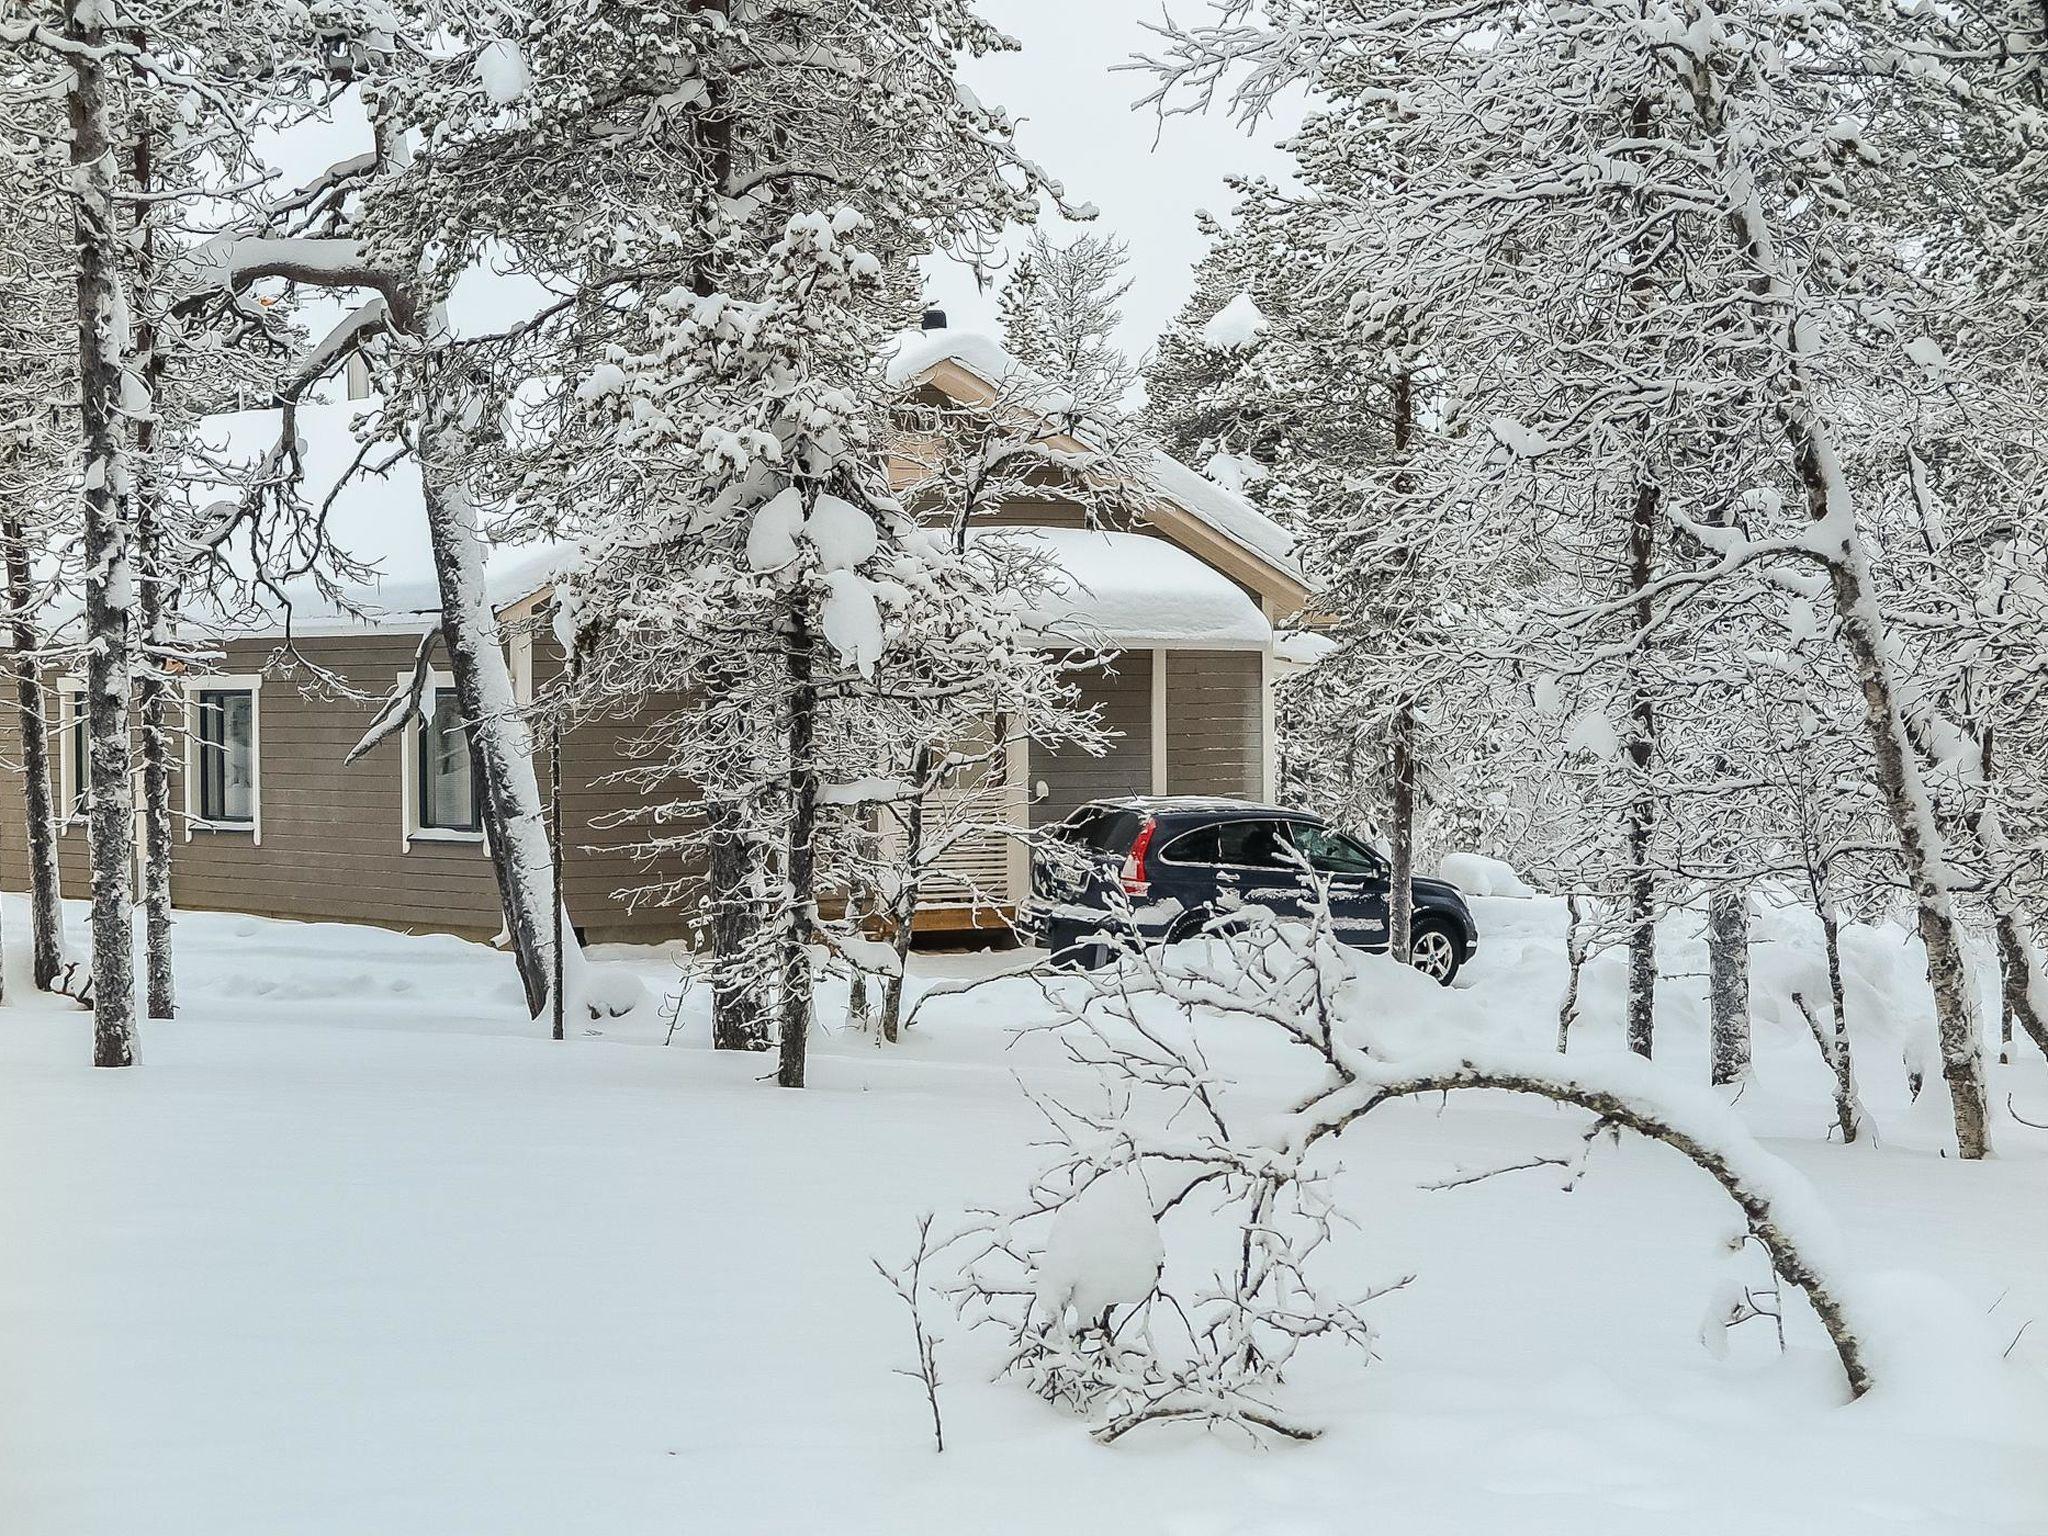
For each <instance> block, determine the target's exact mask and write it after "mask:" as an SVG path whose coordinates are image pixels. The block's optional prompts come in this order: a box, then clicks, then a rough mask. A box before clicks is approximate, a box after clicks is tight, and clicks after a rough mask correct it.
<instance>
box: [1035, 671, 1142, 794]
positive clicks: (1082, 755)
mask: <svg viewBox="0 0 2048 1536" xmlns="http://www.w3.org/2000/svg"><path fill="white" fill-rule="evenodd" d="M1108 666H1109V668H1110V669H1111V670H1109V671H1107V672H1098V673H1096V674H1094V675H1092V676H1091V677H1089V678H1087V679H1086V680H1085V687H1084V690H1083V698H1084V701H1085V702H1087V703H1091V704H1097V705H1100V706H1101V709H1102V723H1103V725H1104V726H1105V727H1107V728H1109V729H1111V730H1114V731H1116V732H1117V733H1118V735H1117V737H1116V739H1115V740H1113V741H1111V742H1110V744H1109V751H1108V753H1107V754H1106V755H1105V756H1102V757H1090V756H1089V755H1088V754H1087V753H1086V752H1083V751H1081V750H1080V749H1079V748H1078V747H1063V748H1060V749H1058V750H1057V751H1056V750H1054V749H1053V748H1050V747H1045V746H1041V745H1039V744H1038V743H1037V742H1033V743H1032V744H1031V782H1032V789H1033V794H1034V796H1035V795H1036V791H1037V786H1038V785H1040V784H1043V785H1045V787H1046V790H1047V793H1046V795H1045V797H1044V798H1043V799H1036V798H1034V800H1033V803H1032V806H1031V825H1032V826H1034V827H1043V826H1050V825H1051V824H1052V823H1054V822H1056V821H1060V820H1063V819H1064V818H1065V817H1066V816H1067V814H1068V813H1069V812H1070V811H1072V810H1073V809H1074V808H1075V807H1076V806H1079V805H1083V804H1086V803H1087V802H1088V801H1090V800H1096V799H1100V798H1102V797H1103V796H1105V795H1144V794H1150V793H1151V791H1152V653H1151V652H1150V651H1122V652H1119V653H1118V654H1116V655H1115V656H1112V657H1111V658H1110V659H1109V663H1108ZM1168 675H1169V676H1171V675H1172V674H1171V673H1170V672H1169V674H1168Z"/></svg>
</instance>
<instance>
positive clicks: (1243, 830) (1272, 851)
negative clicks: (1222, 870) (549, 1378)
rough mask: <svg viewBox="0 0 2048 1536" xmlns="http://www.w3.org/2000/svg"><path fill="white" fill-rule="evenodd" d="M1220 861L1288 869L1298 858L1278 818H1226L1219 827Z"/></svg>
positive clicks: (1218, 849) (1246, 865)
mask: <svg viewBox="0 0 2048 1536" xmlns="http://www.w3.org/2000/svg"><path fill="white" fill-rule="evenodd" d="M1216 845H1217V847H1216V851H1217V855H1218V857H1217V860H1216V862H1217V863H1219V864H1236V865H1240V866H1243V867H1245V868H1248V869H1289V868H1293V867H1294V866H1295V864H1296V862H1297V861H1296V860H1295V858H1294V856H1293V851H1292V850H1291V849H1290V848H1289V847H1288V844H1287V834H1286V832H1285V831H1284V830H1283V829H1282V828H1281V825H1280V823H1279V822H1277V821H1227V822H1225V823H1223V825H1222V826H1220V827H1218V828H1217V829H1216Z"/></svg>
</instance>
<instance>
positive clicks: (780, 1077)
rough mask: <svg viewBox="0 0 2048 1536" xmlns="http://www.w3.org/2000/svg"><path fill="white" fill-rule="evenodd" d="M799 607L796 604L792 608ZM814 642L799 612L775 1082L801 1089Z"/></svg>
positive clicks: (812, 878)
mask: <svg viewBox="0 0 2048 1536" xmlns="http://www.w3.org/2000/svg"><path fill="white" fill-rule="evenodd" d="M796 601H797V602H798V604H799V605H800V604H801V602H802V599H801V597H799V598H798V599H797V600H796ZM814 644H815V642H814V641H813V639H812V636H811V631H810V626H809V624H808V623H807V622H806V620H805V617H804V614H803V611H802V608H801V606H799V607H798V609H797V611H796V613H795V614H794V616H793V617H792V619H791V623H790V631H789V636H788V644H787V647H786V650H785V664H786V666H787V667H788V669H789V675H788V689H789V706H788V707H789V723H788V738H787V740H788V748H789V779H788V794H789V845H788V851H787V853H786V854H785V863H784V866H783V876H784V889H783V892H782V936H781V961H782V998H781V1004H782V1008H781V1012H782V1018H781V1048H782V1054H781V1059H780V1061H779V1062H778V1064H777V1068H776V1073H775V1081H776V1083H777V1084H778V1085H780V1086H781V1087H784V1088H801V1087H803V1085H804V1066H805V1058H806V1055H807V1053H808V1051H809V1049H810V1036H811V949H810V945H811V934H812V932H813V930H814V928H815V926H816V908H817V888H816V887H817V853H818V850H817V832H818V775H817V772H816V765H815V764H814V763H813V762H812V758H813V756H814V755H815V746H816V737H817V724H818V721H817V715H818V690H817V686H816V683H815V682H814V680H813V664H814V660H815V658H814V657H813V655H812V651H813V647H814Z"/></svg>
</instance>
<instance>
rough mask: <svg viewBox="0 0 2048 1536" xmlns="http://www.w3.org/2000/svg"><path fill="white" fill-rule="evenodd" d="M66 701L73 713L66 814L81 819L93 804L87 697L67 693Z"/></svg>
mask: <svg viewBox="0 0 2048 1536" xmlns="http://www.w3.org/2000/svg"><path fill="white" fill-rule="evenodd" d="M64 701H65V707H66V708H67V709H69V710H70V711H71V730H70V743H71V802H70V804H69V805H68V806H67V807H66V808H65V814H66V815H67V816H70V817H79V816H83V815H84V814H85V813H86V810H87V809H88V808H89V807H90V806H91V804H92V794H91V789H92V743H91V739H90V736H89V734H88V732H87V730H86V725H87V721H86V718H85V695H84V694H82V693H67V694H66V695H65V696H64Z"/></svg>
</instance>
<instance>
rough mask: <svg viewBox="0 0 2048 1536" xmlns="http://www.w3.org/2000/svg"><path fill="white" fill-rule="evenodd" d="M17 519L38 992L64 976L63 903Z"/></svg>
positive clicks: (17, 628) (7, 528)
mask: <svg viewBox="0 0 2048 1536" xmlns="http://www.w3.org/2000/svg"><path fill="white" fill-rule="evenodd" d="M24 534H25V530H24V529H23V527H22V522H21V518H20V516H19V514H15V515H11V516H8V517H6V518H5V519H4V520H0V539H4V540H5V541H6V544H7V553H6V559H7V606H8V608H9V610H10V612H11V614H12V619H11V621H10V629H11V636H10V638H11V639H12V642H13V654H12V657H11V660H12V663H13V666H14V698H15V709H16V713H17V714H18V716H19V719H20V727H21V798H22V814H23V818H24V819H25V821H26V822H27V832H28V897H29V930H30V951H31V955H32V964H33V967H34V971H33V974H34V976H35V983H36V988H37V990H39V991H43V992H47V991H49V990H50V989H51V988H52V987H54V986H55V985H56V984H57V978H58V977H59V976H61V975H62V974H63V973H64V963H65V961H64V899H63V889H62V884H61V881H60V877H59V874H58V869H57V797H56V794H55V792H54V791H53V790H52V788H51V784H50V715H49V694H48V691H47V690H46V689H45V688H44V687H43V673H42V662H41V660H40V656H41V651H42V635H41V634H40V633H39V632H38V631H37V629H36V624H35V620H34V618H33V617H32V609H33V604H34V583H33V580H32V578H31V576H30V573H29V565H28V549H27V546H26V544H25V543H24Z"/></svg>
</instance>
